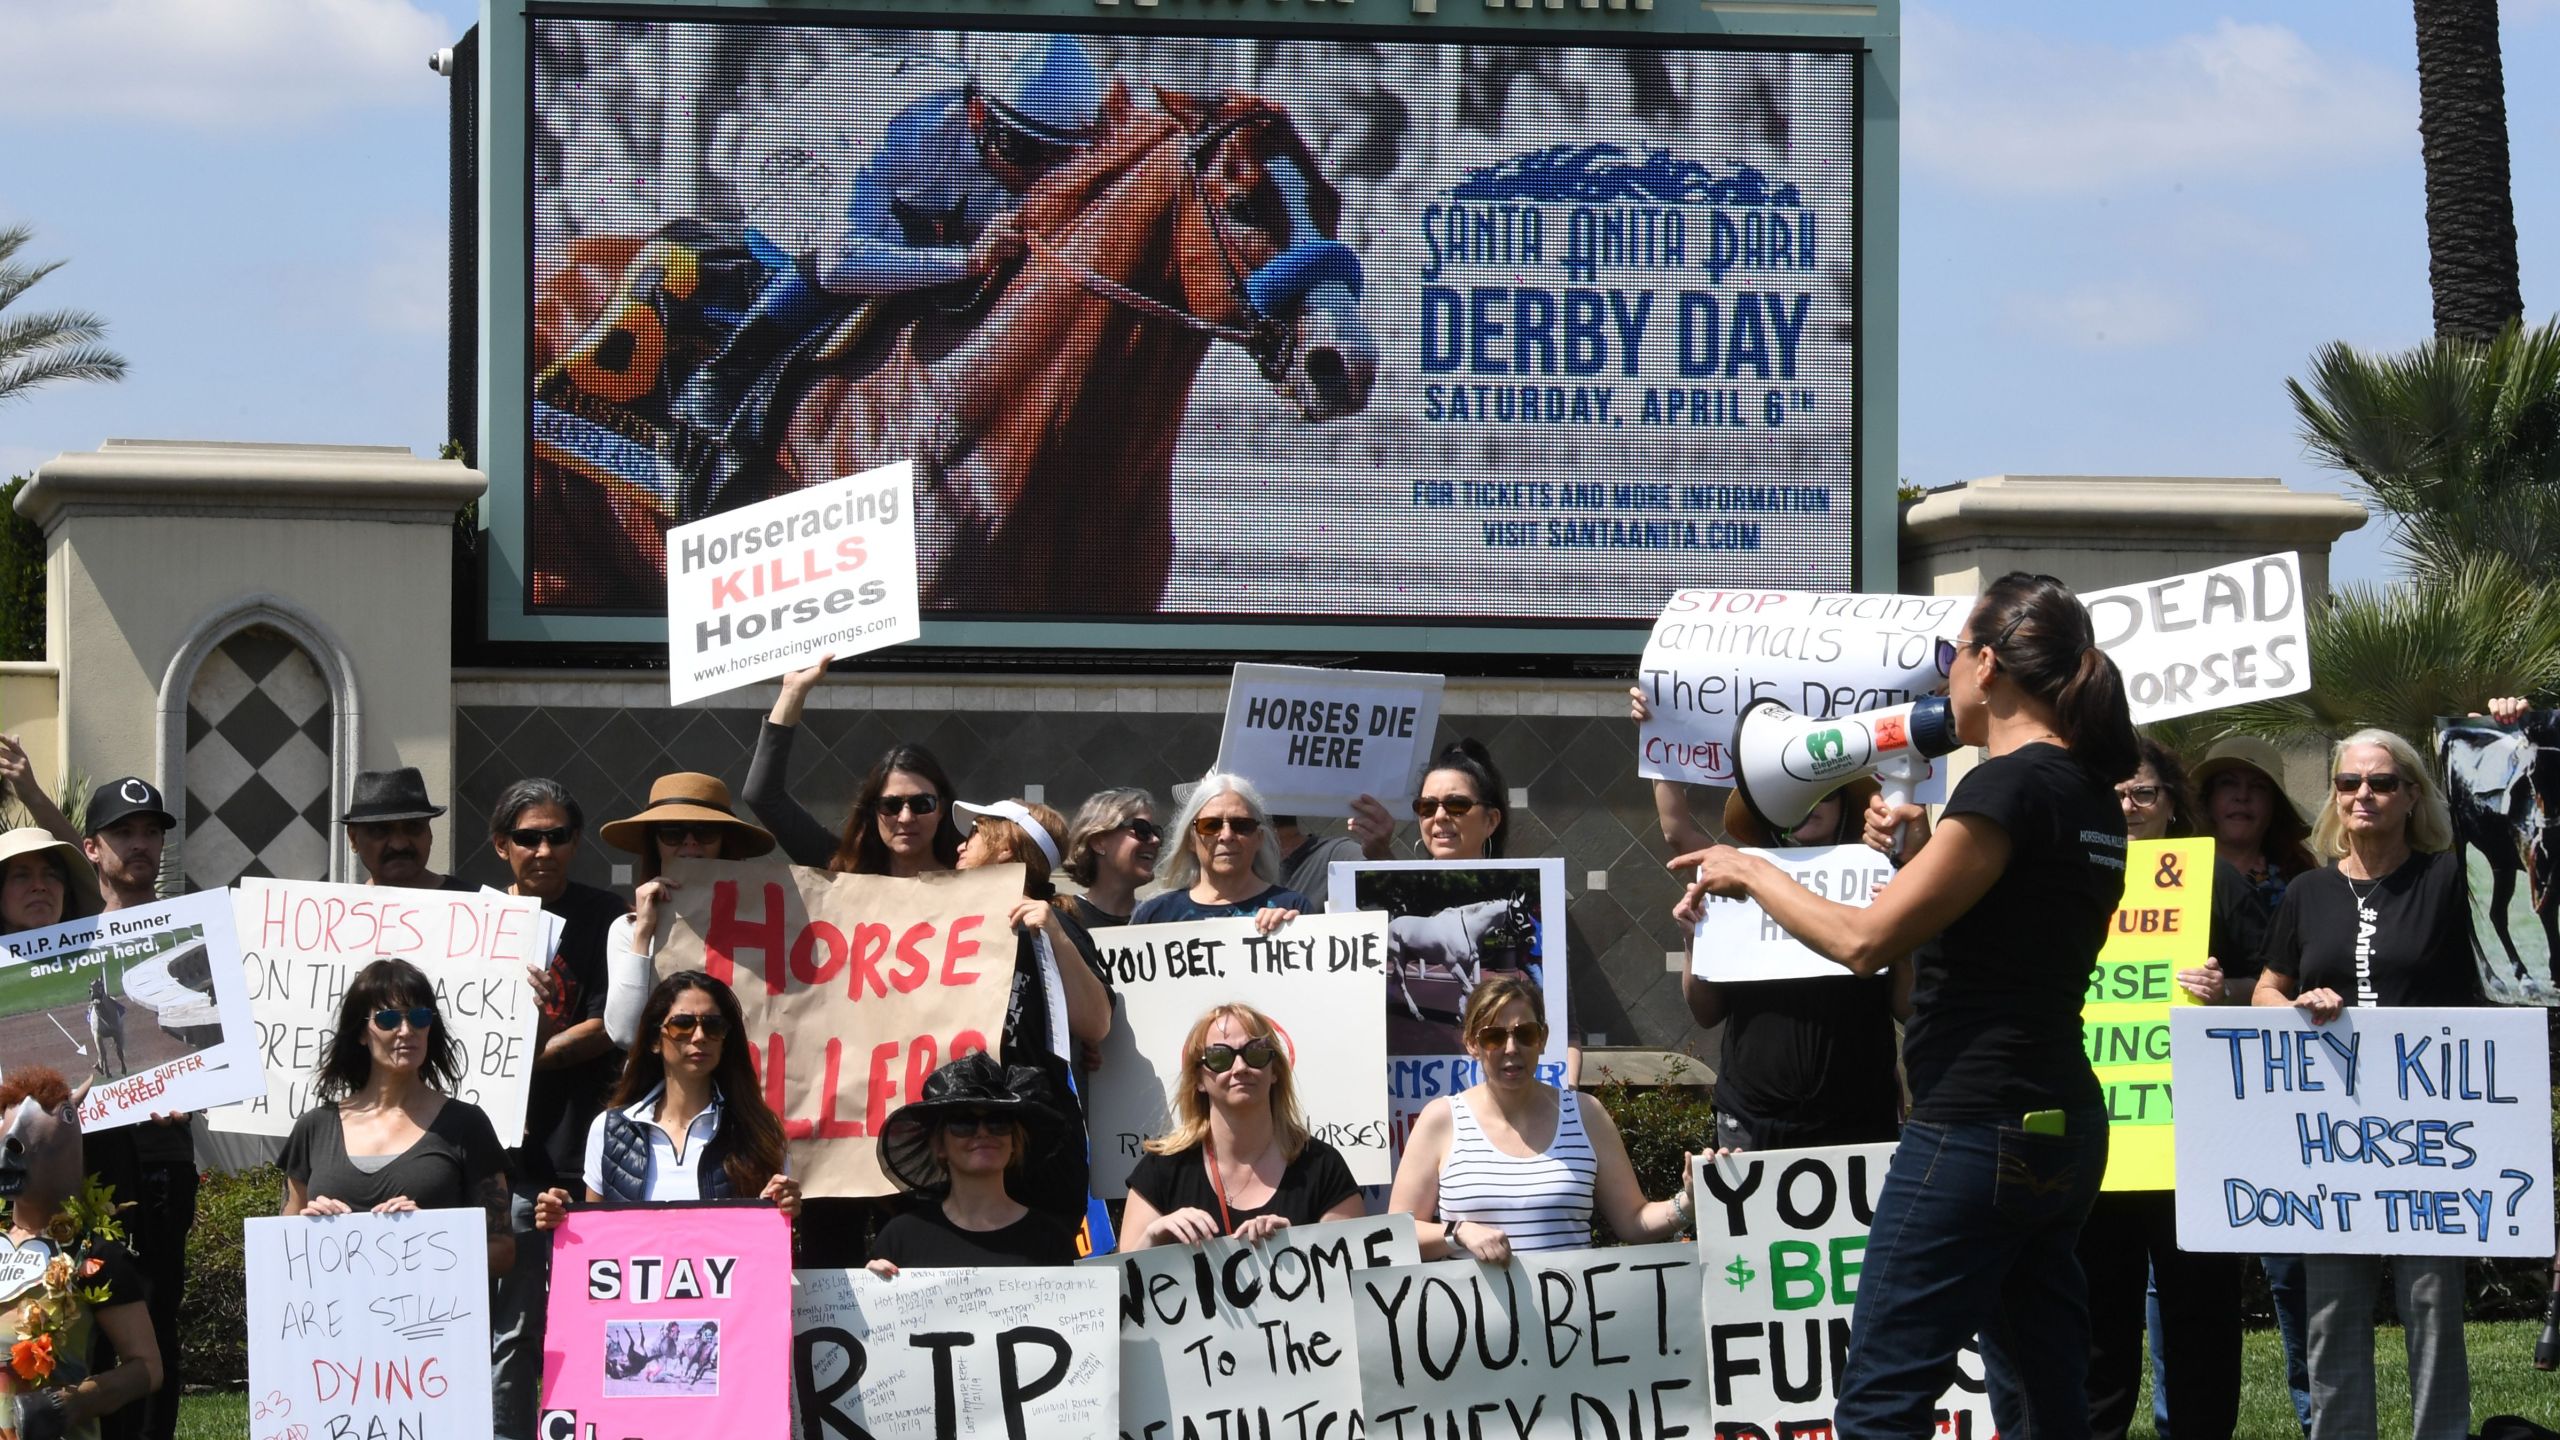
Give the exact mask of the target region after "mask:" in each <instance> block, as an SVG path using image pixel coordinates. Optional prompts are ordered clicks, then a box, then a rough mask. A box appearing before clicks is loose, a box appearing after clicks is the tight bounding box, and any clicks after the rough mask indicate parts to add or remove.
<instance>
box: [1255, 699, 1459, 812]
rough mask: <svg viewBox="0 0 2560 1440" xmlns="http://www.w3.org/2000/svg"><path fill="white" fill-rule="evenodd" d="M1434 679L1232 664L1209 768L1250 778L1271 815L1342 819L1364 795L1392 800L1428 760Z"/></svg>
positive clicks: (1435, 721) (1407, 789) (1436, 709)
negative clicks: (1223, 722) (1213, 764)
mask: <svg viewBox="0 0 2560 1440" xmlns="http://www.w3.org/2000/svg"><path fill="white" fill-rule="evenodd" d="M1443 683H1444V682H1443V681H1442V679H1441V677H1440V676H1437V675H1407V674H1402V673H1398V672H1395V671H1386V670H1320V669H1315V668H1312V667H1309V666H1303V665H1238V666H1237V667H1236V668H1235V677H1234V678H1233V679H1232V680H1230V681H1229V682H1228V684H1227V728H1226V730H1225V732H1224V733H1222V734H1221V735H1220V736H1219V737H1218V768H1219V769H1220V770H1223V771H1225V772H1227V773H1228V774H1230V775H1241V776H1243V777H1244V778H1245V779H1247V780H1250V781H1252V782H1253V785H1254V788H1255V789H1257V790H1259V791H1261V792H1262V803H1263V804H1264V805H1266V806H1268V807H1270V810H1271V812H1272V813H1273V814H1275V815H1308V816H1315V815H1348V814H1350V813H1351V802H1352V801H1353V800H1356V799H1358V798H1359V797H1361V796H1363V795H1373V796H1377V797H1380V798H1382V799H1384V800H1386V801H1387V802H1388V803H1389V804H1395V803H1399V802H1401V801H1403V800H1404V799H1405V798H1406V797H1408V796H1410V795H1412V794H1413V793H1414V787H1416V786H1418V785H1420V784H1421V783H1422V777H1423V775H1424V773H1425V769H1426V767H1427V766H1428V765H1429V764H1430V762H1431V741H1432V739H1433V737H1434V736H1435V735H1436V734H1437V733H1438V731H1439V727H1440V690H1441V686H1442V684H1443Z"/></svg>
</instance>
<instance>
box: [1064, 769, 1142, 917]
mask: <svg viewBox="0 0 2560 1440" xmlns="http://www.w3.org/2000/svg"><path fill="white" fill-rule="evenodd" d="M1163 850H1164V831H1163V830H1162V829H1160V828H1159V827H1158V826H1157V825H1156V797H1154V796H1153V795H1150V794H1148V793H1147V792H1146V791H1144V790H1138V789H1123V790H1102V791H1097V792H1096V793H1094V794H1093V795H1092V796H1090V797H1088V798H1087V799H1086V800H1085V802H1084V804H1082V805H1080V806H1078V807H1076V818H1075V820H1074V822H1073V823H1071V824H1069V825H1068V826H1067V856H1066V861H1065V863H1064V864H1062V865H1060V866H1059V868H1060V869H1062V870H1064V871H1066V872H1067V878H1068V879H1070V880H1073V881H1074V882H1076V883H1077V884H1078V885H1081V886H1083V887H1084V893H1083V894H1081V895H1069V896H1066V897H1064V898H1063V899H1061V900H1059V901H1058V902H1057V904H1058V908H1059V909H1061V910H1064V911H1066V912H1067V914H1068V915H1069V916H1070V917H1071V918H1073V919H1074V920H1075V921H1076V923H1078V924H1080V925H1082V926H1084V928H1086V929H1087V930H1100V929H1104V928H1106V927H1109V926H1113V925H1126V924H1128V923H1129V915H1130V912H1132V911H1134V910H1136V909H1137V908H1138V887H1139V886H1141V885H1144V884H1146V883H1147V882H1148V881H1149V880H1151V879H1154V878H1155V871H1156V861H1157V860H1158V859H1159V858H1160V857H1161V855H1162V853H1163Z"/></svg>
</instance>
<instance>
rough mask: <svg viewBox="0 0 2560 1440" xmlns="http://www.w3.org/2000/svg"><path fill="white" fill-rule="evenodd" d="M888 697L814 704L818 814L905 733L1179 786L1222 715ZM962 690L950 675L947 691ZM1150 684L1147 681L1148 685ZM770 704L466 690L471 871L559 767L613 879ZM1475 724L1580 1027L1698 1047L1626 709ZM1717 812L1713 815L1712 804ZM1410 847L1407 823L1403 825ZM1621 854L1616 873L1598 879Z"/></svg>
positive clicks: (1057, 789)
mask: <svg viewBox="0 0 2560 1440" xmlns="http://www.w3.org/2000/svg"><path fill="white" fill-rule="evenodd" d="M874 690H875V693H879V692H893V691H894V692H895V693H893V694H886V695H883V696H882V701H883V703H882V705H881V708H878V709H812V710H811V711H810V712H809V713H808V716H807V719H806V720H805V722H804V723H803V725H802V726H801V734H800V736H799V738H798V740H797V741H796V742H795V743H794V746H793V752H792V774H791V781H792V793H793V794H794V795H795V796H797V797H798V799H799V800H800V803H801V804H803V805H805V806H807V807H808V809H809V811H810V813H812V814H814V815H816V816H818V817H819V818H820V819H822V820H824V821H826V822H827V823H828V824H830V825H833V824H837V823H840V822H841V821H842V819H843V817H844V814H845V811H846V810H847V809H848V808H849V807H850V806H851V805H852V803H853V795H854V791H855V789H856V788H857V787H858V786H859V785H860V784H861V780H862V776H863V774H864V773H865V772H867V771H868V770H869V769H870V767H871V764H872V762H873V761H874V760H876V759H877V758H878V757H879V755H880V752H881V751H882V750H884V749H886V748H887V747H888V746H890V745H891V744H893V743H896V742H897V741H900V740H911V741H914V742H918V743H922V744H924V745H926V746H927V747H929V748H930V749H932V750H933V751H934V752H935V753H936V754H937V755H938V756H940V757H941V759H942V762H943V764H944V765H945V766H947V767H948V768H949V769H950V771H951V775H952V783H954V784H955V785H957V786H958V787H959V789H960V792H961V794H962V795H963V796H966V797H983V798H996V797H1001V796H1007V795H1018V794H1021V793H1022V792H1023V790H1024V789H1025V788H1026V787H1027V786H1031V785H1039V786H1041V787H1042V788H1043V791H1044V793H1045V794H1046V796H1047V799H1048V803H1050V804H1052V805H1055V806H1057V807H1058V808H1059V809H1061V810H1066V811H1069V812H1072V811H1073V810H1074V808H1075V805H1076V803H1077V802H1078V801H1080V800H1082V799H1083V798H1084V797H1085V796H1086V795H1088V794H1090V793H1092V792H1093V791H1095V790H1098V789H1102V788H1104V787H1106V786H1115V785H1143V786H1145V787H1146V788H1147V789H1149V790H1151V791H1153V792H1155V794H1156V796H1157V797H1158V800H1159V802H1163V801H1165V800H1166V799H1167V798H1168V797H1169V796H1170V794H1171V792H1172V789H1173V786H1174V785H1175V784H1176V783H1177V782H1180V781H1184V780H1188V779H1191V778H1192V777H1194V776H1197V775H1198V774H1199V773H1200V772H1201V771H1203V770H1206V769H1207V768H1208V767H1209V765H1210V763H1211V762H1212V761H1213V760H1215V759H1216V758H1217V751H1218V727H1219V717H1218V716H1217V715H1214V714H1201V713H1151V712H1135V711H1133V710H1132V709H1131V708H1129V707H1128V706H1126V705H1123V706H1122V707H1121V708H1119V709H1116V710H1084V709H1078V708H1075V707H1076V700H1075V698H1074V696H1075V693H1077V692H1069V691H1066V690H1059V691H1056V692H1055V693H1054V694H1053V693H1052V692H1050V691H1048V690H1039V691H1036V692H1035V691H1034V690H1033V688H1032V687H1030V686H1027V685H1026V686H1022V687H1018V693H1019V694H1020V695H1022V696H1023V697H1025V698H1026V699H1031V698H1034V697H1035V696H1036V700H1037V705H1036V708H1013V709H985V708H951V707H950V706H948V705H942V706H940V707H939V708H935V707H934V702H935V700H936V699H937V692H935V691H934V689H933V687H929V686H923V685H918V686H915V687H913V688H912V690H909V689H908V688H906V687H892V686H889V685H881V686H877V687H874ZM939 693H940V695H941V696H942V697H943V698H947V688H946V690H945V691H943V692H939ZM1140 693H1142V694H1143V693H1144V692H1140ZM762 718H763V717H762V714H761V712H760V710H756V709H746V708H738V709H723V710H703V711H696V710H670V709H666V708H663V707H633V708H629V709H619V708H613V707H610V706H597V705H580V706H550V707H543V708H528V707H523V706H502V705H464V706H462V707H460V709H459V711H458V713H457V716H456V723H455V727H454V731H455V742H454V743H455V753H454V773H455V774H456V776H458V777H459V779H458V781H457V784H456V793H455V797H454V808H455V813H454V816H453V824H454V834H455V835H456V836H457V837H460V838H459V840H458V842H457V843H458V844H459V846H460V848H461V849H462V852H463V853H462V854H460V855H459V856H456V857H454V858H453V860H452V861H451V864H452V867H453V868H454V869H455V870H456V871H458V872H459V873H460V874H462V875H463V876H464V877H466V878H468V879H470V880H473V881H477V882H480V883H483V884H497V885H503V884H505V883H506V880H507V874H506V870H505V867H504V866H503V865H502V864H500V863H499V861H498V860H497V858H496V856H495V855H494V854H492V853H491V852H490V850H489V849H488V845H487V842H486V841H485V839H482V838H479V837H483V836H486V835H487V833H488V829H489V806H490V804H491V803H492V802H493V801H494V800H495V799H496V798H497V795H498V792H499V791H501V790H503V789H504V788H505V787H506V786H507V784H508V783H509V782H510V781H513V780H515V779H517V778H519V777H521V776H525V775H550V776H552V777H553V778H555V779H558V780H561V781H563V782H566V783H568V784H569V785H570V786H571V788H572V790H573V792H574V793H576V795H577V796H578V799H579V801H580V803H581V804H582V805H583V806H584V807H585V809H586V813H587V824H588V831H589V837H590V838H589V839H588V840H587V842H586V843H585V844H584V845H583V846H582V847H581V848H580V853H579V856H578V858H577V861H576V863H575V866H574V869H573V873H574V874H575V875H576V877H577V878H578V879H580V880H583V881H586V882H587V883H589V884H592V885H603V886H608V887H610V886H611V885H612V880H613V866H614V864H615V863H616V862H617V861H624V860H627V859H628V858H629V857H627V856H623V855H621V854H619V853H618V852H616V851H613V850H611V849H609V848H607V847H606V846H605V845H604V844H603V843H602V842H601V841H599V840H596V839H595V838H593V834H594V829H595V827H596V826H597V825H600V824H601V823H603V822H604V821H606V820H609V819H612V818H614V817H616V816H620V815H628V814H631V813H632V812H634V811H636V810H638V809H639V808H640V807H641V806H642V805H643V804H645V803H646V802H647V798H648V793H649V782H650V781H651V780H652V779H654V778H655V777H657V776H658V775H660V774H662V773H665V772H667V771H670V770H702V771H707V772H709V773H711V774H714V775H718V776H719V777H720V778H721V779H723V780H725V781H727V782H728V783H729V786H730V788H731V789H732V790H733V791H735V790H737V789H739V788H741V787H743V786H744V785H745V783H746V778H747V760H748V758H749V756H750V754H751V753H752V752H753V750H754V748H755V736H756V729H757V726H758V724H759V723H760V722H761V720H762ZM1462 734H1471V735H1475V736H1477V737H1478V738H1480V739H1482V740H1484V741H1485V742H1486V744H1487V745H1488V747H1489V748H1490V749H1491V750H1492V752H1493V756H1494V761H1495V763H1496V764H1497V765H1499V766H1500V767H1501V768H1502V770H1503V779H1504V782H1505V784H1506V785H1508V786H1510V787H1512V788H1515V789H1522V788H1525V789H1526V790H1527V791H1528V792H1529V808H1528V810H1527V811H1526V812H1515V813H1514V814H1513V816H1512V821H1511V823H1512V826H1513V829H1512V837H1511V843H1510V853H1511V854H1513V855H1517V856H1539V855H1561V856H1563V857H1564V858H1565V862H1566V863H1565V873H1566V880H1567V886H1568V889H1569V890H1570V892H1571V895H1572V900H1571V904H1570V907H1569V911H1568V922H1569V925H1570V929H1571V939H1572V946H1573V952H1572V953H1573V959H1574V970H1573V974H1574V979H1573V986H1572V1008H1573V1017H1574V1025H1575V1028H1576V1029H1577V1030H1578V1031H1579V1032H1581V1033H1582V1034H1583V1035H1585V1036H1587V1037H1596V1043H1606V1044H1612V1045H1649V1046H1656V1047H1660V1048H1664V1049H1687V1050H1692V1051H1698V1052H1700V1053H1702V1054H1703V1055H1704V1058H1706V1059H1708V1060H1709V1061H1712V1060H1713V1056H1712V1054H1711V1053H1706V1052H1705V1051H1704V1049H1703V1047H1702V1046H1701V1045H1700V1044H1699V1041H1700V1038H1701V1037H1700V1036H1699V1034H1698V1032H1697V1030H1696V1029H1695V1027H1693V1026H1692V1025H1690V1023H1689V1016H1688V1010H1687V1008H1686V1007H1685V1006H1684V1005H1683V1004H1682V1003H1681V1000H1680V984H1679V977H1678V975H1676V974H1674V973H1671V972H1669V971H1668V970H1666V969H1665V966H1664V957H1665V955H1666V954H1667V953H1668V952H1670V951H1673V950H1678V949H1682V948H1684V938H1683V936H1682V935H1681V933H1680V930H1679V927H1678V926H1677V925H1676V924H1674V923H1673V922H1672V919H1671V904H1672V902H1673V901H1674V900H1675V899H1677V898H1678V897H1679V886H1678V885H1677V884H1675V883H1674V882H1673V880H1672V878H1671V876H1670V874H1669V873H1668V872H1667V871H1665V870H1664V869H1663V861H1664V860H1665V859H1666V858H1667V853H1666V852H1665V850H1664V848H1663V844H1662V837H1661V833H1660V831H1659V829H1658V828H1657V826H1656V821H1655V819H1654V809H1653V794H1652V789H1651V786H1650V785H1649V784H1648V783H1647V782H1645V781H1643V780H1639V779H1637V778H1636V774H1635V757H1634V753H1633V752H1634V737H1633V734H1632V733H1631V727H1630V726H1629V725H1628V724H1627V722H1626V721H1625V720H1624V719H1623V718H1615V717H1603V716H1584V715H1552V714H1548V715H1531V714H1522V715H1459V716H1455V717H1451V718H1445V719H1444V720H1443V721H1442V723H1441V737H1440V738H1441V740H1442V742H1443V743H1445V742H1447V741H1449V740H1451V739H1455V738H1456V737H1458V736H1459V735H1462ZM1701 809H1702V811H1706V813H1705V814H1703V815H1702V818H1705V819H1707V820H1709V822H1710V824H1712V820H1713V813H1712V811H1711V810H1708V809H1707V807H1703V806H1702V807H1701ZM1400 843H1401V845H1402V846H1403V847H1404V850H1405V853H1412V851H1413V847H1414V845H1415V839H1414V836H1413V833H1412V827H1411V825H1410V824H1408V825H1406V826H1405V827H1404V833H1403V836H1402V838H1401V841H1400ZM1593 871H1601V872H1605V873H1606V875H1607V879H1608V884H1607V886H1606V888H1604V889H1592V888H1590V887H1589V884H1588V881H1589V875H1590V872H1593Z"/></svg>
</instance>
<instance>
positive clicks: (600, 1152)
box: [571, 1113, 604, 1200]
mask: <svg viewBox="0 0 2560 1440" xmlns="http://www.w3.org/2000/svg"><path fill="white" fill-rule="evenodd" d="M583 1168H584V1170H585V1172H586V1173H585V1176H584V1178H585V1180H586V1182H587V1188H588V1189H589V1190H593V1191H594V1192H596V1193H597V1194H599V1195H601V1194H603V1193H604V1114H602V1113H599V1114H598V1115H597V1116H596V1118H595V1119H594V1120H592V1121H590V1122H588V1124H587V1158H586V1161H585V1164H584V1167H583ZM571 1198H573V1199H578V1200H584V1199H586V1198H587V1197H586V1196H585V1195H577V1196H573V1197H571Z"/></svg>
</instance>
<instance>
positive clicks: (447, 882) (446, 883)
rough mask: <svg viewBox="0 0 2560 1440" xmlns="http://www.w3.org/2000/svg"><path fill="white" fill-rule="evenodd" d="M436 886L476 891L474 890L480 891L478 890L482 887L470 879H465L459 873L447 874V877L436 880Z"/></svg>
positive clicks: (440, 888) (442, 888) (438, 887)
mask: <svg viewBox="0 0 2560 1440" xmlns="http://www.w3.org/2000/svg"><path fill="white" fill-rule="evenodd" d="M436 888H437V889H438V890H466V891H474V892H476V891H478V890H479V888H480V887H479V886H477V885H474V884H472V883H471V882H470V881H468V880H465V879H463V878H462V877H461V876H459V875H447V876H446V877H444V878H443V879H441V880H439V881H437V882H436Z"/></svg>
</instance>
